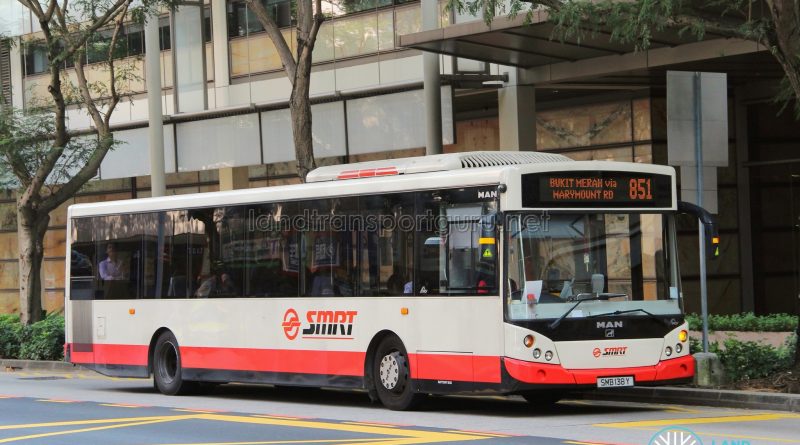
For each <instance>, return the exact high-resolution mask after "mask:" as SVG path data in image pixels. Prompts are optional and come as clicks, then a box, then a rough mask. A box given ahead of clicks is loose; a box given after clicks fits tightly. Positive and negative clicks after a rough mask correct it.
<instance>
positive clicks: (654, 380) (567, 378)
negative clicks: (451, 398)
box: [503, 355, 695, 387]
mask: <svg viewBox="0 0 800 445" xmlns="http://www.w3.org/2000/svg"><path fill="white" fill-rule="evenodd" d="M503 363H504V365H505V368H506V372H507V373H508V375H509V376H510V377H511V378H512V379H514V380H517V381H518V382H520V383H522V384H528V385H535V386H539V387H541V386H550V385H552V386H596V385H597V379H598V377H621V376H633V378H634V382H635V384H636V385H645V386H646V385H659V384H667V383H678V382H685V381H687V380H689V379H691V378H692V377H693V376H694V368H695V367H694V357H692V356H691V355H687V356H684V357H678V358H674V359H670V360H664V361H661V362H659V363H658V364H657V365H655V366H640V367H635V368H596V369H566V368H564V367H562V366H561V365H550V364H544V363H533V362H525V361H522V360H516V359H512V358H508V357H505V358H504V359H503Z"/></svg>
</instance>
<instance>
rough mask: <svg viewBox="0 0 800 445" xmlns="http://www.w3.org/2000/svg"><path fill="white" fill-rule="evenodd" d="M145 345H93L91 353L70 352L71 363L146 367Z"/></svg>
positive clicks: (146, 348)
mask: <svg viewBox="0 0 800 445" xmlns="http://www.w3.org/2000/svg"><path fill="white" fill-rule="evenodd" d="M147 351H148V347H147V346H146V345H108V344H100V343H95V344H93V345H92V352H75V351H73V352H72V355H71V357H72V358H71V360H72V363H79V364H92V363H95V364H101V365H130V366H146V365H147Z"/></svg>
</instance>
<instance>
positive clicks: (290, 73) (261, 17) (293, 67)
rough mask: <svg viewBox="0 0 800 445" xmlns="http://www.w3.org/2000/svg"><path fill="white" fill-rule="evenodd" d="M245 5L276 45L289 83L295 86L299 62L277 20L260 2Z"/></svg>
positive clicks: (255, 1)
mask: <svg viewBox="0 0 800 445" xmlns="http://www.w3.org/2000/svg"><path fill="white" fill-rule="evenodd" d="M300 1H303V0H300ZM245 3H247V5H248V6H249V7H250V9H252V10H253V12H254V13H255V15H256V18H257V19H258V21H259V22H260V23H261V26H263V27H264V30H266V31H267V35H268V36H269V38H270V40H272V43H273V44H274V45H275V49H276V50H277V51H278V56H279V57H280V58H281V63H283V68H284V70H286V75H287V77H289V81H291V82H292V84H294V78H295V75H296V73H297V62H296V61H295V60H294V56H293V55H292V50H291V48H289V44H288V43H287V42H286V39H284V38H283V34H281V30H280V29H279V28H278V25H277V24H276V23H275V20H273V19H272V17H270V16H269V14H268V13H267V10H266V9H265V8H264V5H262V4H261V2H260V1H259V0H245Z"/></svg>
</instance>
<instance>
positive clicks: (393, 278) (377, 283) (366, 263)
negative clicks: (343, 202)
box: [359, 193, 414, 295]
mask: <svg viewBox="0 0 800 445" xmlns="http://www.w3.org/2000/svg"><path fill="white" fill-rule="evenodd" d="M359 209H360V216H361V219H362V221H363V222H364V230H363V231H361V233H362V235H361V247H360V249H359V252H361V255H360V259H361V261H360V273H359V277H360V278H359V281H360V291H359V294H360V295H406V294H411V293H412V292H413V276H414V269H413V264H414V194H413V193H405V194H392V195H376V196H369V197H362V198H360V199H359Z"/></svg>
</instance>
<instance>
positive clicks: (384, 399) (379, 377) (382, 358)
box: [372, 336, 424, 411]
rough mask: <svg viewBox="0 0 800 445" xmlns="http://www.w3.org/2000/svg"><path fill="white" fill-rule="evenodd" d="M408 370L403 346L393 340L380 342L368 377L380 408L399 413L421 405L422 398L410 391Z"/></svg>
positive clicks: (412, 390) (422, 396)
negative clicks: (370, 377)
mask: <svg viewBox="0 0 800 445" xmlns="http://www.w3.org/2000/svg"><path fill="white" fill-rule="evenodd" d="M410 369H411V368H410V366H409V364H408V354H407V353H406V348H405V347H404V346H403V342H401V341H400V339H399V338H397V337H394V336H391V337H386V338H384V339H383V340H381V342H380V344H378V348H377V349H376V350H375V359H374V361H373V366H372V375H373V380H374V382H375V390H376V392H377V393H378V399H379V400H380V401H381V403H382V404H383V406H385V407H387V408H389V409H391V410H396V411H403V410H408V409H412V408H414V407H415V406H416V405H418V404H419V402H421V401H422V399H423V398H424V395H423V394H419V393H417V392H415V391H414V388H413V385H412V381H411V371H410Z"/></svg>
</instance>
